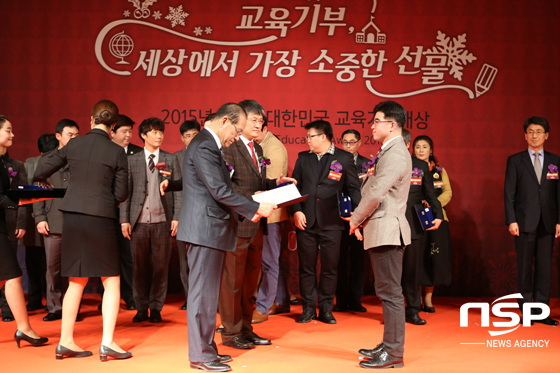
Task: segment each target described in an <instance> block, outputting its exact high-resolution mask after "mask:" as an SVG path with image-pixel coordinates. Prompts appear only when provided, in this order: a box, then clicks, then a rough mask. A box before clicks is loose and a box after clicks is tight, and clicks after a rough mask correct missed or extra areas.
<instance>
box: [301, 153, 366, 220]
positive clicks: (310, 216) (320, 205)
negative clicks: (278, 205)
mask: <svg viewBox="0 0 560 373" xmlns="http://www.w3.org/2000/svg"><path fill="white" fill-rule="evenodd" d="M323 157H328V158H327V164H326V166H325V168H324V169H323V171H322V172H321V175H318V173H317V155H316V154H315V153H311V152H309V151H303V152H301V153H299V154H298V159H297V161H296V165H295V167H294V172H293V174H292V177H293V178H294V179H296V180H297V187H298V189H299V191H300V193H301V195H305V194H307V195H308V197H307V199H306V200H305V201H303V202H301V203H296V204H293V205H292V206H291V212H292V214H294V213H295V212H297V211H302V212H303V213H304V214H305V217H306V219H307V227H308V228H311V227H313V225H314V224H315V222H317V224H318V228H320V229H322V230H340V231H341V230H343V229H344V220H342V219H341V218H340V214H339V207H338V205H339V196H340V195H341V194H343V193H344V194H345V195H348V196H350V199H351V200H352V206H353V207H354V208H355V207H356V206H358V204H359V203H360V199H361V196H360V179H359V177H358V173H357V172H356V166H355V165H354V159H353V158H352V154H350V153H348V152H347V151H344V150H342V149H339V148H336V147H335V148H334V155H333V154H328V153H327V154H325V155H324V156H323ZM335 160H336V161H337V162H338V163H340V165H341V166H342V171H341V173H342V177H341V178H340V180H339V181H336V180H332V179H329V177H328V176H329V172H330V166H331V163H332V162H333V161H335Z"/></svg>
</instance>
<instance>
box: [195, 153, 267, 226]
mask: <svg viewBox="0 0 560 373" xmlns="http://www.w3.org/2000/svg"><path fill="white" fill-rule="evenodd" d="M197 150H198V152H197V154H196V157H193V164H194V168H195V170H196V174H197V176H198V177H199V178H200V180H201V181H202V183H203V184H204V185H205V186H206V189H208V192H209V193H210V194H211V195H212V198H213V199H214V200H215V201H216V202H218V203H221V204H223V205H225V206H228V207H230V208H231V209H233V210H234V211H235V212H237V213H238V214H239V215H242V216H245V217H247V218H249V219H252V218H253V216H255V214H256V213H257V210H258V209H259V204H258V203H257V202H254V201H251V200H249V199H248V198H246V197H244V196H242V195H240V194H237V193H235V191H234V190H233V188H232V187H230V186H228V184H227V183H226V180H225V179H224V173H223V172H222V164H221V162H222V158H221V157H220V156H219V153H217V152H214V151H212V149H210V148H209V147H208V145H207V144H202V145H201V146H199V147H198V149H197Z"/></svg>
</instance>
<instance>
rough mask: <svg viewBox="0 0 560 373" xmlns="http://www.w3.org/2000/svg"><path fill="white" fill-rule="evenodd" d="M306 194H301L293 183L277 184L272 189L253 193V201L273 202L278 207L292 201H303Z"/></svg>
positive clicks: (289, 203) (287, 204) (290, 203)
mask: <svg viewBox="0 0 560 373" xmlns="http://www.w3.org/2000/svg"><path fill="white" fill-rule="evenodd" d="M306 198H307V195H305V196H302V195H301V194H300V193H299V190H298V188H297V187H296V186H295V184H293V183H289V184H286V185H281V186H278V187H276V188H274V189H271V190H267V191H266V192H262V193H258V194H253V200H254V201H255V202H259V203H261V202H268V203H274V204H275V205H277V206H278V207H284V206H289V205H292V204H294V203H297V202H300V201H303V200H305V199H306Z"/></svg>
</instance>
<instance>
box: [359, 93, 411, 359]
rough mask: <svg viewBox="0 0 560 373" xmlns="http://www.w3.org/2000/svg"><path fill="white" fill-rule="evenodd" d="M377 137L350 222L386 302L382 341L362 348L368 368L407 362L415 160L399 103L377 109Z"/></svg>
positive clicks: (379, 105)
mask: <svg viewBox="0 0 560 373" xmlns="http://www.w3.org/2000/svg"><path fill="white" fill-rule="evenodd" d="M373 111H374V115H375V117H374V121H373V125H372V127H371V128H372V134H373V138H374V139H375V140H376V141H379V142H381V143H382V144H383V145H382V146H381V150H380V152H379V154H378V155H377V160H376V162H375V166H374V168H373V167H372V168H370V169H369V170H368V173H367V176H366V179H365V180H364V182H363V184H362V200H361V201H360V204H359V205H358V207H357V208H356V210H355V211H354V214H353V215H352V218H351V220H350V234H352V233H355V234H356V236H357V237H358V239H361V238H362V235H361V234H360V230H359V229H358V227H359V226H360V225H363V227H364V235H363V240H364V248H365V249H367V250H368V253H369V256H370V259H371V264H372V267H373V274H374V276H375V293H376V294H377V296H378V297H379V298H380V299H381V301H382V306H383V319H384V322H385V325H384V333H383V342H382V343H381V344H379V345H378V346H377V347H376V348H374V349H371V350H369V349H361V350H360V351H359V353H360V354H362V355H364V356H366V357H369V358H370V360H364V361H361V362H360V366H361V367H363V368H400V367H402V366H403V354H404V331H405V309H404V300H403V296H402V288H401V274H402V264H403V250H404V247H405V246H406V245H409V244H410V226H409V225H408V221H407V220H406V216H405V212H406V201H407V199H408V191H409V189H410V178H411V175H412V171H411V170H412V161H411V159H410V154H409V153H408V150H407V148H406V145H405V144H404V141H403V138H402V136H401V132H402V128H403V126H404V124H405V123H406V111H405V110H404V108H403V107H402V106H401V105H400V104H398V103H396V102H394V101H383V102H380V103H379V104H377V106H376V107H375V108H374V110H373Z"/></svg>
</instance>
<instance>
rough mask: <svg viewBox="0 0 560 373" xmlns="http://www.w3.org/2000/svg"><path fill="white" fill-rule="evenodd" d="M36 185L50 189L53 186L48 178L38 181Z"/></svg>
mask: <svg viewBox="0 0 560 373" xmlns="http://www.w3.org/2000/svg"><path fill="white" fill-rule="evenodd" d="M37 185H38V186H40V187H41V188H43V189H52V188H54V187H53V185H52V184H51V182H50V181H49V179H47V180H45V181H38V182H37Z"/></svg>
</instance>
